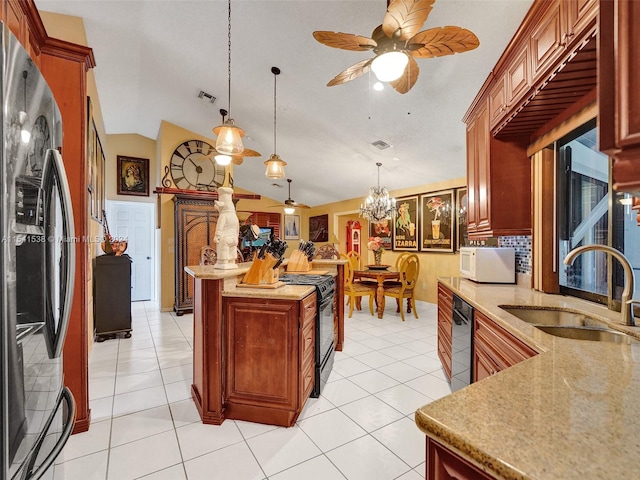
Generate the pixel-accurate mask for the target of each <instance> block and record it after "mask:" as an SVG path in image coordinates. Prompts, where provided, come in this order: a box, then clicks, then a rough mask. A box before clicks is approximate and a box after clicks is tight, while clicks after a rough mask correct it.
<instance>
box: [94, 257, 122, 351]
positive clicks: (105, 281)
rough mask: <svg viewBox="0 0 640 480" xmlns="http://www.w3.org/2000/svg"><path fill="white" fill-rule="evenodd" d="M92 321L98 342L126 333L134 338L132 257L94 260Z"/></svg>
mask: <svg viewBox="0 0 640 480" xmlns="http://www.w3.org/2000/svg"><path fill="white" fill-rule="evenodd" d="M93 289H94V290H93V305H94V311H93V319H94V327H95V335H96V340H97V341H98V342H101V341H103V340H104V339H105V338H104V337H109V336H115V334H117V333H122V332H124V334H125V337H126V338H129V337H130V336H131V257H129V255H126V254H125V255H120V256H115V255H100V256H98V257H96V259H95V269H94V279H93Z"/></svg>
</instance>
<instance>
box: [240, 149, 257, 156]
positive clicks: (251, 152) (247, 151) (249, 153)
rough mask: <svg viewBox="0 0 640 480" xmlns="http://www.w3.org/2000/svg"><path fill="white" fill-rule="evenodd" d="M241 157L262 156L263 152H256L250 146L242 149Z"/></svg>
mask: <svg viewBox="0 0 640 480" xmlns="http://www.w3.org/2000/svg"><path fill="white" fill-rule="evenodd" d="M240 156H241V157H261V156H262V154H261V153H260V152H256V151H255V150H251V149H250V148H245V149H244V150H242V153H241V154H240Z"/></svg>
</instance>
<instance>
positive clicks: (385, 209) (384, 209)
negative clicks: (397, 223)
mask: <svg viewBox="0 0 640 480" xmlns="http://www.w3.org/2000/svg"><path fill="white" fill-rule="evenodd" d="M376 165H377V166H378V185H377V186H375V187H370V188H369V196H368V197H367V198H366V199H365V201H364V205H360V215H361V216H363V217H364V218H366V219H368V220H369V221H371V222H376V223H377V222H380V221H382V220H384V219H389V218H391V217H392V216H393V215H394V214H395V212H396V199H395V198H389V191H388V190H387V187H381V186H380V167H381V166H382V163H380V162H377V163H376Z"/></svg>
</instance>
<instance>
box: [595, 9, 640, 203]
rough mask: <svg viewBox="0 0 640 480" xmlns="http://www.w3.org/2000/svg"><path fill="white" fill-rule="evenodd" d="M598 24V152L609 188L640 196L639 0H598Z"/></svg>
mask: <svg viewBox="0 0 640 480" xmlns="http://www.w3.org/2000/svg"><path fill="white" fill-rule="evenodd" d="M599 21H600V25H599V30H600V36H599V39H598V40H599V55H598V85H599V90H598V108H599V112H598V116H599V118H598V133H599V148H600V150H602V151H603V152H605V153H607V154H609V155H611V156H613V157H614V162H613V186H614V189H615V190H617V191H624V192H631V193H633V194H635V195H640V95H638V92H640V62H638V55H640V2H636V1H616V2H613V1H610V0H602V1H601V2H600V15H599Z"/></svg>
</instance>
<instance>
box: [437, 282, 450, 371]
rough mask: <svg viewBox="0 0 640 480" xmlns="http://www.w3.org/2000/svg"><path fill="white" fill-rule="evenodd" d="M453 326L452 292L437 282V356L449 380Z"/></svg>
mask: <svg viewBox="0 0 640 480" xmlns="http://www.w3.org/2000/svg"><path fill="white" fill-rule="evenodd" d="M452 328H453V293H452V292H451V290H449V289H448V288H446V287H445V286H444V285H442V284H440V283H439V284H438V358H440V362H441V363H442V367H443V368H444V372H445V374H446V375H447V378H448V379H449V381H451V341H452V338H451V337H452Z"/></svg>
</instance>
